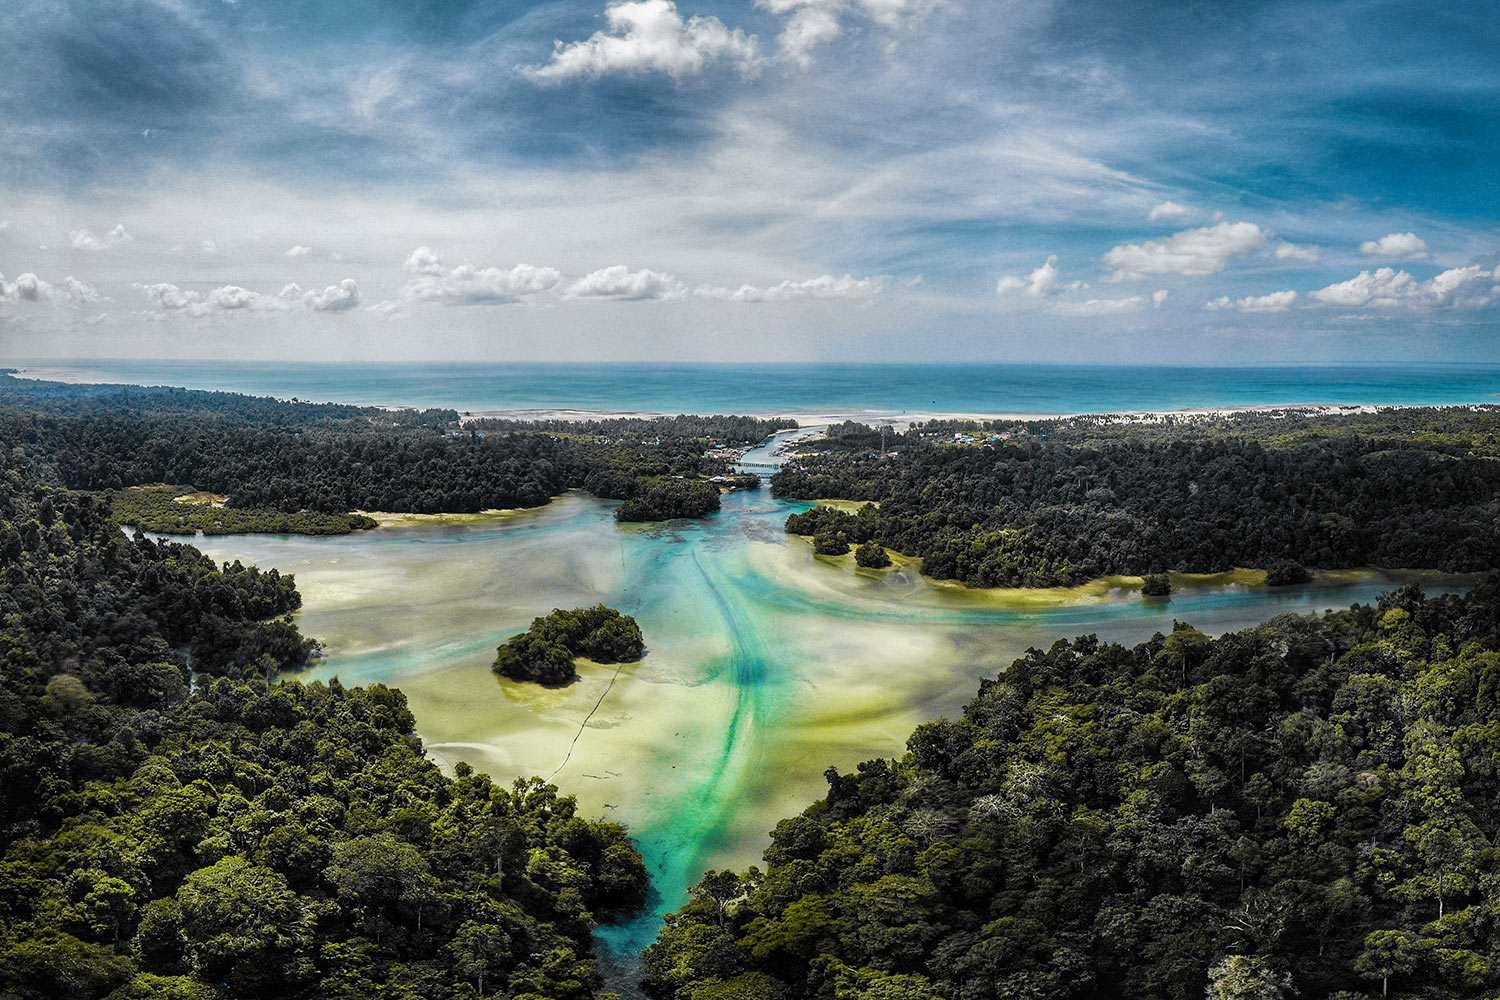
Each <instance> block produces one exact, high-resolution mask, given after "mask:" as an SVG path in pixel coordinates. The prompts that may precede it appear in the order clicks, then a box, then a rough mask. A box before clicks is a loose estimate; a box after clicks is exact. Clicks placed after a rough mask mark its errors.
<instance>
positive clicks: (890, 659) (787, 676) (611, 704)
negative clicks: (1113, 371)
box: [196, 489, 1462, 954]
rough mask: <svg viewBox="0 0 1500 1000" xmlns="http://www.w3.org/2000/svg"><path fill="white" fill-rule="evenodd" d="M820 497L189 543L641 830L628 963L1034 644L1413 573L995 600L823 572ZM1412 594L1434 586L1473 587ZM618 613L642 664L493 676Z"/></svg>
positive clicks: (472, 739)
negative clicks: (278, 586) (587, 612)
mask: <svg viewBox="0 0 1500 1000" xmlns="http://www.w3.org/2000/svg"><path fill="white" fill-rule="evenodd" d="M805 506H806V505H794V504H790V503H786V502H782V501H778V500H774V499H772V498H771V496H770V491H769V490H767V489H760V490H754V491H747V492H741V493H733V494H730V495H728V496H726V497H725V501H724V509H723V510H722V512H720V513H719V514H717V515H715V516H711V517H708V518H704V519H702V520H699V521H675V522H667V523H665V524H659V525H653V526H621V525H617V524H616V523H615V521H614V519H613V516H612V513H613V507H614V504H613V503H611V502H608V501H600V500H596V499H594V498H592V497H588V496H584V495H576V494H575V495H570V496H567V497H563V498H561V499H559V500H558V501H556V502H554V503H553V504H551V505H549V506H547V507H544V508H541V509H538V510H534V511H525V512H517V513H508V514H496V515H471V516H462V517H451V518H444V517H436V518H421V517H413V518H404V519H395V520H393V521H390V522H387V523H386V524H384V525H383V526H382V527H381V528H379V529H378V530H375V531H372V532H368V533H361V534H355V535H347V536H341V537H334V538H309V537H296V536H233V537H222V538H211V539H204V538H200V539H197V540H196V544H198V545H199V547H200V548H202V549H203V550H204V551H205V552H207V553H208V554H210V555H211V556H213V557H214V558H217V559H221V560H231V559H241V560H244V561H246V562H251V561H253V562H255V563H258V564H259V565H261V566H263V567H264V566H275V567H277V568H279V569H280V570H281V571H283V572H291V573H295V574H296V576H297V583H298V586H299V587H300V589H301V590H302V593H303V595H304V599H305V605H304V609H303V611H302V612H301V619H300V624H301V627H302V629H303V631H304V632H305V633H306V634H308V635H312V636H316V637H318V638H319V639H321V640H322V641H323V642H324V643H325V646H326V652H327V658H326V660H325V661H323V662H322V663H320V664H319V665H318V666H317V667H316V668H315V669H313V670H311V671H309V672H308V674H307V676H308V677H309V678H328V677H331V676H334V675H337V676H339V677H340V678H341V679H342V680H343V681H344V683H346V684H363V683H369V682H374V681H380V682H384V683H387V684H392V685H396V686H399V687H400V688H401V689H402V690H404V691H405V692H406V694H407V696H408V698H409V699H410V704H411V707H412V710H413V712H414V714H415V717H416V720H417V726H418V731H419V734H420V735H421V736H422V738H423V740H424V741H425V743H426V745H427V748H428V750H429V752H430V754H431V755H432V756H433V757H434V758H436V759H437V760H438V761H439V762H441V763H443V764H445V765H447V766H451V765H452V764H453V763H454V762H456V761H459V760H464V761H468V762H469V763H471V764H473V765H474V766H475V767H476V768H478V769H480V770H483V771H486V772H488V773H489V774H490V775H491V776H492V777H494V778H495V779H496V780H498V781H502V782H505V781H509V780H510V779H512V778H514V777H518V776H527V775H533V774H537V775H542V776H546V777H549V778H550V780H552V781H554V782H556V783H557V784H558V785H559V786H560V787H561V788H562V789H563V790H564V791H565V792H568V793H573V794H576V795H577V797H578V799H579V803H580V809H581V811H582V813H583V814H584V815H587V816H590V817H606V818H610V819H614V820H618V821H620V822H623V823H625V824H627V825H628V826H629V827H630V829H631V832H632V833H633V835H634V836H635V837H636V839H637V840H638V842H639V844H640V846H641V849H642V851H643V853H644V854H645V856H646V859H647V863H648V865H649V867H650V869H651V872H652V877H653V884H654V886H655V889H656V898H655V900H654V904H653V906H652V907H651V909H650V912H648V913H646V914H645V915H643V916H641V917H640V918H638V919H636V920H634V921H631V922H630V923H627V924H624V925H622V926H617V927H611V928H604V929H602V930H601V931H600V937H601V939H602V940H603V941H604V942H605V943H606V945H608V946H610V947H612V948H614V949H616V950H617V951H618V952H620V953H626V954H628V953H632V952H635V951H638V950H639V949H640V948H642V947H644V946H645V945H646V944H648V943H649V942H650V941H651V940H652V939H653V938H654V937H655V934H656V931H657V929H658V927H659V926H660V915H661V914H662V913H663V912H667V911H670V910H672V909H675V908H676V907H677V906H679V905H680V904H681V903H682V902H683V900H684V898H685V892H686V890H687V888H688V887H689V886H691V885H692V884H693V883H694V882H696V881H697V879H698V878H699V877H700V876H701V875H702V873H703V872H704V871H705V870H706V869H708V868H711V867H724V866H730V865H734V866H743V865H746V864H750V863H757V862H758V861H759V854H760V852H761V850H762V849H763V848H764V847H765V845H766V844H767V842H768V831H769V830H770V829H771V827H772V826H773V825H774V824H775V822H776V821H777V820H778V819H780V818H782V817H785V816H788V815H792V814H794V813H796V812H798V811H800V810H801V809H803V808H804V807H805V806H806V805H807V804H808V803H810V802H812V801H814V800H815V799H817V798H819V797H821V795H822V793H823V790H824V788H825V780H824V777H823V772H824V771H825V769H826V768H828V767H830V766H836V767H839V768H841V769H844V770H848V769H851V768H853V767H854V765H856V764H857V763H858V762H860V761H862V760H868V759H870V758H872V757H876V756H882V755H891V754H899V753H901V752H902V749H903V745H904V742H905V739H906V737H907V736H908V735H909V734H910V732H911V730H912V729H913V728H914V727H915V726H916V725H917V724H919V723H920V722H923V721H925V720H928V719H931V718H935V717H937V716H940V715H944V714H948V715H952V714H955V713H957V712H958V711H959V710H960V709H961V706H962V705H963V704H964V702H965V701H966V700H967V699H968V698H969V697H970V696H971V695H972V694H973V692H974V690H975V688H976V686H977V683H978V680H979V678H981V677H984V676H989V675H993V674H994V673H996V672H997V671H999V670H1001V669H1003V668H1004V666H1005V665H1007V664H1008V663H1009V662H1010V661H1011V660H1012V659H1014V658H1015V657H1016V656H1018V655H1020V654H1021V653H1022V652H1024V651H1025V649H1026V648H1027V647H1029V646H1043V645H1047V644H1050V643H1051V642H1052V641H1054V640H1055V639H1057V638H1060V637H1064V636H1073V635H1077V634H1085V633H1095V634H1098V635H1099V636H1100V637H1101V638H1105V639H1119V640H1122V641H1131V642H1133V641H1139V640H1143V639H1146V638H1148V637H1149V636H1150V635H1151V634H1152V633H1153V632H1156V631H1169V630H1170V629H1171V627H1172V623H1173V621H1174V620H1181V621H1187V622H1191V623H1193V624H1194V625H1197V626H1198V627H1200V628H1202V629H1204V630H1205V631H1210V632H1223V631H1228V630H1231V629H1236V628H1243V627H1246V626H1249V625H1252V624H1254V623H1256V622H1259V621H1261V620H1263V619H1265V618H1267V617H1270V616H1272V615H1274V614H1278V613H1282V612H1298V613H1307V612H1313V611H1321V610H1324V609H1328V608H1339V607H1347V606H1348V605H1349V604H1351V603H1354V602H1362V601H1370V600H1374V599H1375V598H1376V597H1377V596H1378V595H1379V594H1380V593H1381V592H1382V591H1384V590H1388V589H1390V588H1391V587H1392V586H1394V585H1397V584H1399V583H1401V582H1404V581H1405V580H1407V579H1411V578H1413V576H1412V575H1387V574H1378V573H1348V574H1338V575H1329V576H1324V577H1322V578H1320V579H1319V580H1318V581H1315V582H1314V583H1313V584H1310V585H1307V586H1303V587H1296V588H1282V589H1277V590H1267V589H1265V588H1264V587H1261V586H1256V585H1251V584H1247V583H1244V582H1234V580H1233V578H1229V579H1228V580H1227V582H1226V581H1225V580H1217V581H1205V582H1202V583H1199V584H1189V585H1187V586H1185V587H1184V588H1182V589H1180V590H1179V591H1178V592H1177V593H1175V594H1174V595H1173V596H1172V598H1171V600H1169V601H1150V602H1148V601H1146V600H1144V599H1143V598H1142V597H1141V596H1140V594H1139V593H1138V592H1136V590H1135V589H1134V587H1128V586H1124V585H1117V584H1115V583H1111V582H1110V581H1102V582H1099V583H1096V584H1094V585H1091V586H1089V587H1085V588H1080V589H1077V590H1072V591H1035V592H1014V591H1011V592H1003V591H1002V592H976V591H968V590H964V589H962V588H957V587H952V586H947V585H942V584H936V583H933V582H932V581H929V580H926V579H924V578H923V577H921V576H920V575H919V574H918V573H916V572H915V570H914V568H913V567H911V566H909V565H908V566H904V567H903V566H901V565H899V564H898V566H897V567H896V568H894V569H891V570H883V571H875V570H859V569H856V568H855V567H854V566H853V564H852V560H851V559H850V557H848V556H845V557H840V558H836V559H829V558H824V557H817V556H814V555H813V554H812V552H811V548H810V546H809V545H808V544H807V543H806V542H805V541H803V540H801V539H797V538H792V537H789V536H787V535H785V534H784V533H783V532H782V525H783V523H784V521H785V518H786V516H787V514H788V513H789V512H790V511H792V510H799V509H805ZM1419 578H1420V579H1423V580H1425V581H1426V582H1427V585H1428V587H1429V589H1431V590H1434V591H1436V590H1442V589H1460V588H1461V587H1462V581H1459V580H1451V579H1450V580H1445V579H1443V578H1439V577H1435V576H1432V575H1430V574H1428V575H1423V576H1420V577H1419ZM1445 584H1448V585H1449V586H1446V587H1445V586H1444V585H1445ZM599 601H603V602H605V603H607V604H609V605H611V606H613V607H617V608H619V609H620V610H622V611H624V612H626V613H628V614H632V615H635V616H636V618H637V619H639V621H640V624H641V627H642V629H643V631H644V633H645V637H646V642H647V646H648V651H647V655H646V657H645V658H644V659H643V660H642V661H641V662H639V663H633V664H625V665H623V666H621V667H616V666H613V665H611V666H602V665H596V664H589V663H583V664H582V665H581V669H580V673H581V675H582V679H581V681H580V682H579V683H577V684H574V685H572V686H570V687H567V688H564V689H560V690H548V689H543V688H539V687H536V686H534V685H525V684H517V683H514V682H510V681H502V680H500V679H498V678H497V677H495V676H494V675H493V674H492V673H491V672H490V670H489V665H490V662H491V661H492V660H493V657H494V649H495V646H496V645H497V644H498V643H499V642H501V641H502V640H503V639H505V638H506V637H507V636H509V635H511V634H514V633H515V632H517V631H521V630H523V629H524V628H525V627H526V626H527V625H528V624H529V622H530V620H531V619H532V618H533V617H535V616H537V615H542V614H545V613H547V612H548V611H550V610H551V609H552V608H554V607H575V606H579V605H583V604H591V603H595V602H599ZM585 720H587V721H585Z"/></svg>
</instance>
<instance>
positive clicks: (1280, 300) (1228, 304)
mask: <svg viewBox="0 0 1500 1000" xmlns="http://www.w3.org/2000/svg"><path fill="white" fill-rule="evenodd" d="M1296 301H1297V293H1296V292H1294V291H1285V292H1270V293H1269V294H1266V295H1247V296H1245V297H1244V298H1243V299H1231V298H1230V297H1229V296H1227V295H1225V296H1222V297H1220V298H1217V299H1214V300H1213V301H1212V302H1209V303H1206V304H1205V305H1204V307H1203V308H1205V309H1213V310H1222V309H1238V310H1240V312H1286V311H1287V310H1288V309H1290V308H1291V307H1292V303H1294V302H1296Z"/></svg>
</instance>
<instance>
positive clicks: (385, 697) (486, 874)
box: [0, 453, 647, 1000]
mask: <svg viewBox="0 0 1500 1000" xmlns="http://www.w3.org/2000/svg"><path fill="white" fill-rule="evenodd" d="M45 457H46V456H37V459H38V462H37V464H32V463H31V462H29V461H28V456H27V454H24V453H23V454H21V455H13V456H12V458H13V459H14V461H13V462H12V466H11V467H10V468H8V469H6V470H4V471H3V472H0V997H5V998H7V1000H95V998H103V997H114V998H117V1000H159V998H167V1000H209V998H224V997H235V998H268V1000H270V998H274V1000H284V998H292V1000H298V998H307V1000H313V998H316V1000H371V998H377V997H379V998H386V997H389V998H405V1000H461V998H462V1000H468V998H473V997H477V996H481V995H483V996H503V997H507V998H511V997H514V998H522V997H526V998H530V1000H584V998H588V997H593V996H594V995H595V991H596V989H597V987H598V985H599V980H598V977H597V975H596V973H595V970H594V963H593V960H592V959H591V957H590V933H591V931H592V929H593V926H594V922H595V920H596V919H597V918H599V917H602V916H608V915H612V914H616V913H621V912H627V911H630V910H631V909H633V908H634V907H636V906H638V905H639V904H640V903H641V901H642V899H643V897H644V894H645V891H646V887H647V875H646V871H645V868H644V866H643V864H642V861H641V858H640V855H639V854H638V853H637V851H636V850H635V849H634V847H633V846H632V844H631V843H630V841H629V840H628V838H627V837H626V835H625V831H624V830H623V829H622V828H621V827H620V826H618V825H616V824H612V823H605V822H593V821H588V820H585V819H584V818H583V817H581V816H578V815H577V813H576V810H575V807H574V803H573V800H572V799H570V798H566V797H562V796H559V795H558V794H557V790H556V789H555V788H554V787H552V786H550V785H544V784H543V783H542V782H540V781H539V780H537V779H531V780H529V781H524V780H523V781H517V782H516V784H515V785H514V787H511V788H503V787H497V786H496V785H495V784H493V783H492V782H491V781H490V780H489V779H488V778H487V777H485V776H484V775H480V774H475V773H473V772H472V771H470V770H469V769H468V768H467V767H466V766H462V765H461V766H460V767H459V768H458V775H457V777H456V778H452V779H450V778H447V777H444V776H443V775H442V774H441V773H440V772H439V771H438V769H437V767H436V766H434V765H433V764H432V763H430V762H429V761H427V760H426V759H424V757H423V754H422V749H421V745H420V742H419V741H418V740H417V739H416V738H415V737H414V736H413V735H412V728H413V720H412V716H411V713H410V712H409V711H408V710H407V707H406V701H405V698H404V697H403V696H402V695H401V693H400V692H399V691H395V690H391V689H389V688H386V687H384V686H381V685H372V686H371V687H369V688H367V689H346V688H344V687H342V686H341V685H340V684H339V683H338V682H337V681H333V682H331V683H329V684H321V683H317V684H298V683H268V682H267V678H269V677H272V676H274V675H275V674H276V673H278V672H279V671H282V670H286V669H289V668H295V667H299V666H301V665H303V664H304V663H305V662H306V661H307V659H308V657H309V655H310V654H312V653H313V652H314V651H315V647H314V645H313V644H312V643H311V642H310V641H308V640H306V639H304V638H303V637H302V636H301V635H299V634H298V631H297V629H296V627H295V626H294V625H293V624H292V623H291V622H290V620H289V619H286V618H285V617H284V616H285V615H286V614H287V613H288V612H290V611H292V610H294V609H295V608H296V607H297V606H298V604H299V597H298V595H297V591H296V588H295V586H294V584H293V580H292V579H291V578H290V577H287V576H281V575H279V574H277V572H276V571H275V570H269V571H267V572H264V573H262V572H259V571H258V570H256V569H255V568H253V567H244V566H240V565H239V564H237V563H236V564H232V565H226V566H221V565H216V564H215V563H214V562H213V561H212V560H210V559H208V558H206V557H205V556H203V555H202V554H201V553H200V552H198V551H197V550H196V549H194V548H192V547H191V546H188V545H181V544H176V543H172V542H156V541H152V540H150V539H148V538H145V537H143V536H141V535H139V534H137V535H136V536H135V537H134V538H131V537H127V536H126V535H125V534H124V533H123V532H122V531H121V530H120V528H119V525H118V524H117V523H116V521H115V519H114V518H113V517H112V515H111V510H110V507H109V505H108V504H107V503H106V502H105V501H104V500H103V499H101V498H95V497H90V496H85V495H80V494H75V493H70V492H67V491H64V490H60V489H55V488H50V487H48V486H46V485H42V484H39V483H38V482H37V481H36V480H37V479H38V478H41V479H45V478H46V477H47V475H48V474H49V473H50V472H51V471H52V469H51V468H50V467H49V466H48V465H47V464H46V462H45V461H42V460H43V459H45Z"/></svg>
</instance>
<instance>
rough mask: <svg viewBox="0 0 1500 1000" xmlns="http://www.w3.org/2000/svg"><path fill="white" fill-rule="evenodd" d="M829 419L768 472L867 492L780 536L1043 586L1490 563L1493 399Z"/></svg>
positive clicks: (1499, 429) (933, 572)
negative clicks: (1382, 405) (1195, 412)
mask: <svg viewBox="0 0 1500 1000" xmlns="http://www.w3.org/2000/svg"><path fill="white" fill-rule="evenodd" d="M884 444H885V446H886V449H887V450H886V451H884V452H883V451H881V450H880V448H881V445H882V437H881V434H880V432H879V431H877V430H874V429H871V428H868V427H864V426H862V425H858V424H845V425H840V426H836V427H833V428H830V430H829V436H828V437H827V438H825V439H822V440H820V441H815V442H812V443H809V444H805V445H803V446H802V448H803V454H801V455H799V458H798V460H797V461H795V462H793V463H791V464H789V465H788V466H786V467H785V468H783V469H782V470H781V471H780V472H778V473H777V474H776V475H775V476H774V477H772V480H771V485H772V488H773V489H774V490H775V492H776V495H777V496H780V497H785V498H788V499H807V500H812V499H818V498H839V499H848V500H873V501H876V502H877V504H878V506H875V505H872V506H869V507H866V508H864V509H862V510H861V511H860V513H859V515H858V516H854V515H849V514H846V513H843V512H840V511H837V510H828V511H819V512H816V513H815V514H814V515H813V516H812V517H803V518H801V519H798V518H793V519H792V520H791V521H790V522H789V523H788V530H789V531H793V532H797V533H801V534H809V535H815V536H816V535H828V536H830V537H836V536H837V535H838V534H839V533H843V534H844V536H845V537H846V539H847V541H848V542H850V543H859V542H864V541H871V540H873V541H876V542H878V543H880V544H881V545H883V546H885V547H887V548H891V549H894V550H896V551H898V552H901V553H904V554H906V555H909V556H921V557H922V560H923V561H922V571H923V572H924V573H926V574H928V575H930V576H933V577H936V578H938V579H953V580H960V581H963V582H964V583H968V584H971V585H974V586H984V587H995V586H1003V587H1044V586H1058V585H1066V584H1075V583H1080V582H1082V581H1084V580H1087V579H1091V578H1094V577H1101V576H1112V575H1116V574H1131V575H1144V574H1148V573H1161V572H1164V571H1166V570H1172V569H1175V570H1180V571H1183V572H1192V573H1207V572H1221V571H1223V570H1227V569H1231V568H1234V567H1237V566H1241V567H1254V568H1260V569H1266V568H1270V567H1273V566H1275V565H1277V564H1279V563H1285V564H1287V567H1289V568H1290V572H1291V574H1292V576H1291V578H1288V579H1286V580H1284V581H1283V582H1291V579H1294V578H1295V576H1296V569H1295V567H1297V566H1316V567H1322V568H1329V569H1332V568H1347V567H1355V566H1365V565H1375V566H1386V567H1405V568H1425V569H1443V570H1453V571H1460V572H1466V571H1485V570H1489V569H1492V568H1495V567H1497V566H1500V410H1497V409H1495V408H1493V407H1478V408H1476V407H1466V408H1455V409H1427V410H1386V411H1381V412H1379V413H1363V412H1361V413H1355V414H1349V415H1342V416H1314V415H1308V414H1305V413H1299V412H1280V413H1250V414H1242V415H1239V416H1235V417H1220V418H1209V417H1203V418H1196V419H1191V418H1183V419H1172V418H1164V419H1159V420H1154V421H1123V420H1115V421H1113V422H1111V421H1109V420H1107V419H1103V418H1097V417H1090V418H1074V419H1072V420H1053V421H1037V422H1032V423H1019V424H1017V423H1005V424H988V425H981V424H974V423H955V422H942V423H932V424H926V425H921V426H916V427H913V428H911V429H910V430H908V431H906V432H904V433H901V434H897V435H895V436H893V437H888V438H887V439H886V440H885V442H884Z"/></svg>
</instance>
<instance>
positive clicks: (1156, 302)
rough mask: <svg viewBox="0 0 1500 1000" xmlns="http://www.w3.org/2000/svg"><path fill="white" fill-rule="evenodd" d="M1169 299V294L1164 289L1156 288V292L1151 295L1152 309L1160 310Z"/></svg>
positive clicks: (1170, 295) (1170, 294)
mask: <svg viewBox="0 0 1500 1000" xmlns="http://www.w3.org/2000/svg"><path fill="white" fill-rule="evenodd" d="M1171 297H1172V293H1171V292H1169V291H1167V290H1166V289H1165V288H1158V289H1157V290H1156V291H1154V292H1152V293H1151V306H1152V308H1154V309H1160V308H1161V307H1162V306H1164V305H1166V304H1167V300H1168V299H1170V298H1171Z"/></svg>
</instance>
